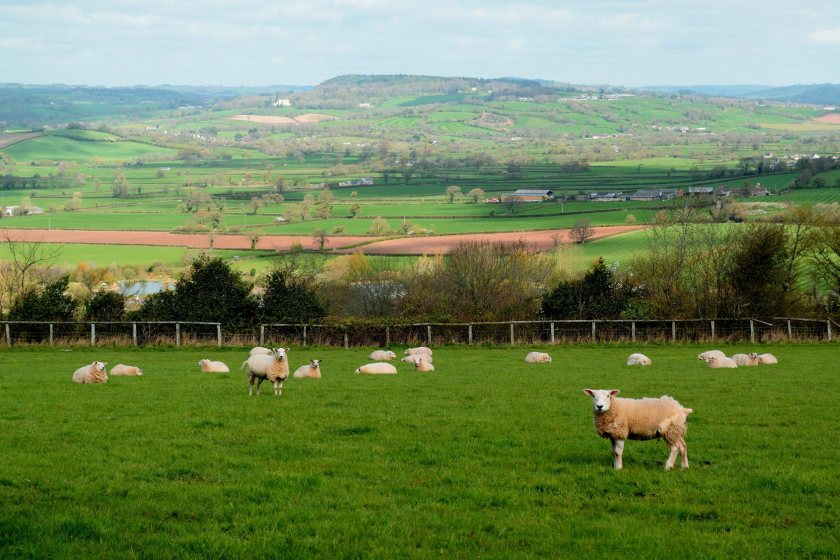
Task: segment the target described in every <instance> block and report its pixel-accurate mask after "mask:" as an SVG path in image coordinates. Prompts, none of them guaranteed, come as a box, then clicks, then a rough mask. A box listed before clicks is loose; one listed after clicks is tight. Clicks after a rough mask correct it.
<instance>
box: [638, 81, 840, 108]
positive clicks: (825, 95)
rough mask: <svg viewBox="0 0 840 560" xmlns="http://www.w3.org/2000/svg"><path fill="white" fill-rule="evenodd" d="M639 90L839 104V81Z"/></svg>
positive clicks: (669, 87) (647, 87)
mask: <svg viewBox="0 0 840 560" xmlns="http://www.w3.org/2000/svg"><path fill="white" fill-rule="evenodd" d="M638 89H640V90H642V91H660V92H663V93H698V94H700V95H709V96H717V97H736V98H740V99H755V100H767V101H784V102H787V103H808V104H812V105H838V104H840V84H800V85H793V86H783V87H772V86H762V85H693V86H679V85H675V86H645V87H640V88H638Z"/></svg>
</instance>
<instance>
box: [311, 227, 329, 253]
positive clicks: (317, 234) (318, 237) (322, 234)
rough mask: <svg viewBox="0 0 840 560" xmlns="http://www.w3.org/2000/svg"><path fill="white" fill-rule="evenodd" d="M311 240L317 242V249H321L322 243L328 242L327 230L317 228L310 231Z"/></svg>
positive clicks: (322, 248)
mask: <svg viewBox="0 0 840 560" xmlns="http://www.w3.org/2000/svg"><path fill="white" fill-rule="evenodd" d="M312 240H313V241H315V243H317V244H318V250H319V251H323V250H324V245H326V244H327V243H329V239H327V232H326V231H324V230H322V229H321V228H318V229H316V230H315V231H313V232H312Z"/></svg>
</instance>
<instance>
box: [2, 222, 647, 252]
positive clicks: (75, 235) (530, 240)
mask: <svg viewBox="0 0 840 560" xmlns="http://www.w3.org/2000/svg"><path fill="white" fill-rule="evenodd" d="M644 227H645V226H611V227H595V228H592V229H593V232H594V233H593V235H592V238H591V239H600V238H602V237H608V236H610V235H615V234H617V233H624V232H627V231H635V230H638V229H643V228H644ZM6 237H8V238H10V239H11V240H13V241H37V242H41V243H88V244H93V245H103V244H104V245H158V246H162V247H189V248H196V249H208V248H210V241H211V236H210V235H208V234H181V233H167V232H156V231H90V230H55V229H53V230H46V229H25V230H24V229H3V230H0V239H6ZM375 239H376V238H374V237H363V236H340V237H327V244H326V246H325V249H327V250H330V251H333V252H339V253H352V252H354V251H358V250H359V249H360V248H361V250H363V251H364V252H365V254H368V255H422V254H434V253H438V252H441V253H447V252H449V249H450V248H451V247H452V246H453V245H456V244H458V243H461V242H463V241H478V240H482V241H507V242H510V241H518V240H520V239H521V240H523V241H524V242H525V243H526V244H527V245H528V246H529V247H531V248H534V249H538V250H543V249H550V248H551V247H553V246H554V245H555V243H557V242H559V243H569V242H570V241H571V239H570V238H569V230H567V229H556V230H546V231H521V232H510V233H482V234H462V235H440V236H432V237H406V238H400V239H387V240H382V241H375ZM212 241H213V247H214V248H216V249H249V248H250V247H251V242H250V241H249V240H248V238H247V237H246V236H244V235H214V236H212ZM369 241H372V242H371V243H367V244H365V245H363V246H362V247H360V248H353V247H354V246H356V245H359V244H360V243H365V242H369ZM295 243H299V244H301V245H302V246H303V247H305V248H307V249H317V248H318V244H317V243H316V242H315V240H314V239H313V238H312V236H307V235H301V236H293V235H263V236H262V237H260V240H259V243H257V249H266V250H271V249H278V250H287V249H290V248H291V247H292V245H293V244H295Z"/></svg>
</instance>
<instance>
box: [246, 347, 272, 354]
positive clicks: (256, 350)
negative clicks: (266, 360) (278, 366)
mask: <svg viewBox="0 0 840 560" xmlns="http://www.w3.org/2000/svg"><path fill="white" fill-rule="evenodd" d="M248 355H249V356H259V355H266V356H271V348H264V347H262V346H254V347H253V348H251V351H250V352H248Z"/></svg>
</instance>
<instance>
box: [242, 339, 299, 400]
mask: <svg viewBox="0 0 840 560" xmlns="http://www.w3.org/2000/svg"><path fill="white" fill-rule="evenodd" d="M288 351H289V350H288V349H287V348H274V349H273V350H272V354H271V356H266V355H264V354H257V355H254V356H251V357H250V358H248V359H247V360H245V361H244V362H242V365H241V366H240V367H239V369H240V370H241V369H242V368H244V367H245V366H246V365H247V366H248V395H249V396H250V395H252V394H253V388H254V380H255V379H258V380H259V381H257V395H259V394H260V385H262V382H263V381H265V380H266V379H268V380H269V381H271V384H272V385H274V396H276V397H279V396H281V395H282V394H283V382H284V381H286V379H287V378H288V377H289V360H288V357H287V356H286V352H288Z"/></svg>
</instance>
